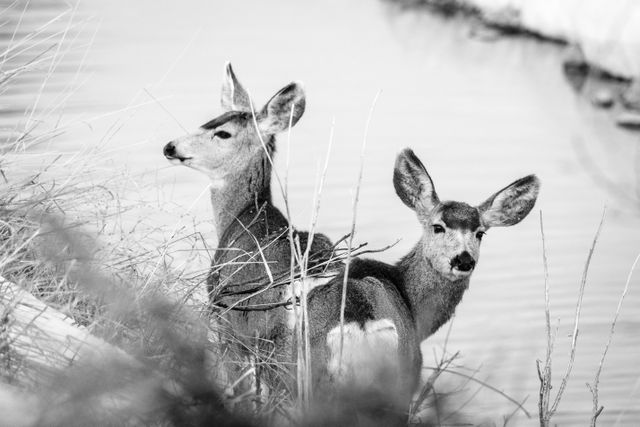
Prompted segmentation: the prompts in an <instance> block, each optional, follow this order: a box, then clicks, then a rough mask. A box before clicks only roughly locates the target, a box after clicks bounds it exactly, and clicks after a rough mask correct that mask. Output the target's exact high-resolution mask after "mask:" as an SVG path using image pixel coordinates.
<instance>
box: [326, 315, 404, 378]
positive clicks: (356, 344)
mask: <svg viewBox="0 0 640 427" xmlns="http://www.w3.org/2000/svg"><path fill="white" fill-rule="evenodd" d="M327 348H328V356H329V357H328V360H327V372H328V374H329V376H330V377H331V379H332V381H333V382H334V383H336V384H337V385H341V386H351V387H358V388H360V387H361V388H371V387H375V388H379V387H382V388H384V387H385V386H386V385H390V381H391V382H392V381H393V380H396V381H397V379H398V378H399V375H400V358H399V357H398V331H397V329H396V326H395V325H394V324H393V322H392V321H391V320H389V319H380V320H373V321H368V322H366V323H365V325H364V329H363V328H361V327H360V325H358V324H357V323H354V322H352V323H348V324H345V325H344V340H343V347H342V361H341V360H340V326H337V327H335V328H333V329H331V330H330V331H329V333H328V334H327Z"/></svg>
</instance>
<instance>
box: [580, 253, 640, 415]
mask: <svg viewBox="0 0 640 427" xmlns="http://www.w3.org/2000/svg"><path fill="white" fill-rule="evenodd" d="M638 260H640V254H638V256H636V259H635V260H634V261H633V265H632V266H631V269H630V270H629V275H628V276H627V281H626V283H625V285H624V290H623V291H622V295H621V296H620V300H619V301H618V307H617V308H616V314H615V315H614V316H613V321H612V322H611V330H610V331H609V338H608V339H607V344H606V345H605V346H604V351H603V352H602V357H601V358H600V363H599V364H598V370H597V371H596V375H595V377H594V379H593V384H592V385H591V384H589V383H587V387H588V388H589V390H590V391H591V395H592V397H593V409H592V412H591V427H596V422H597V420H598V417H599V416H600V414H601V413H602V411H603V410H604V406H600V404H599V403H598V385H599V383H600V374H601V373H602V367H603V365H604V359H605V357H606V356H607V352H608V351H609V346H610V345H611V340H612V338H613V334H614V332H615V328H616V323H617V322H618V316H619V315H620V309H621V308H622V303H623V301H624V298H625V297H626V296H627V291H628V290H629V283H631V276H632V275H633V272H634V270H635V268H636V265H637V264H638Z"/></svg>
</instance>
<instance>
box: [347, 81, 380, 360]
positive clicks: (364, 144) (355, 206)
mask: <svg viewBox="0 0 640 427" xmlns="http://www.w3.org/2000/svg"><path fill="white" fill-rule="evenodd" d="M379 96H380V91H378V93H376V96H375V97H374V98H373V102H372V103H371V108H370V109H369V116H368V117H367V123H366V125H365V128H364V137H363V139H362V149H361V151H360V170H359V173H358V183H357V185H356V194H355V197H354V198H353V215H352V222H351V233H350V235H349V243H348V250H347V260H346V262H345V269H344V280H343V282H342V299H341V301H340V351H339V353H338V354H339V359H338V360H339V361H340V362H339V363H340V369H341V368H342V350H343V348H344V310H345V307H346V304H347V283H348V281H349V263H350V262H351V248H352V247H353V236H354V235H355V232H356V217H357V213H358V199H359V197H360V185H361V184H362V174H363V171H364V154H365V149H366V147H367V136H368V134H369V125H370V124H371V117H372V116H373V111H374V109H375V106H376V103H377V102H378V97H379Z"/></svg>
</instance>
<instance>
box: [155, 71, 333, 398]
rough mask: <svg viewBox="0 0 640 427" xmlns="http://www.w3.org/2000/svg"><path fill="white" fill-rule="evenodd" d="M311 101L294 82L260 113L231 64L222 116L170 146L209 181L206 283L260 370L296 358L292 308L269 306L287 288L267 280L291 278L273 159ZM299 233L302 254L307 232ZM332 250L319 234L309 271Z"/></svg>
mask: <svg viewBox="0 0 640 427" xmlns="http://www.w3.org/2000/svg"><path fill="white" fill-rule="evenodd" d="M305 102H306V100H305V94H304V90H303V88H302V86H301V84H300V83H297V82H294V83H290V84H289V85H287V86H285V87H284V88H283V89H281V90H280V91H278V92H277V93H276V94H275V95H274V96H273V97H272V98H271V99H270V100H269V101H268V102H267V103H266V104H265V106H264V107H263V108H262V109H261V110H258V111H255V112H254V111H252V104H251V102H250V97H249V94H248V93H247V91H246V90H245V89H244V87H243V86H242V85H241V84H240V82H239V81H238V79H237V78H236V76H235V74H234V72H233V69H232V67H231V64H227V66H226V70H225V77H224V81H223V85H222V99H221V103H222V109H223V110H224V113H223V114H222V115H220V116H218V117H216V118H214V119H213V120H210V121H209V122H207V123H205V124H204V125H202V126H201V127H200V129H199V130H198V131H197V132H195V133H193V134H190V135H186V136H184V137H181V138H178V139H176V140H174V141H171V142H169V143H168V144H167V145H166V146H165V148H164V154H165V157H167V159H169V161H170V162H171V163H174V164H180V165H184V166H188V167H190V168H193V169H196V170H198V171H200V172H202V173H204V174H205V175H207V176H208V177H209V179H210V180H211V186H210V187H211V204H212V207H213V218H214V222H215V226H216V230H217V233H218V248H217V249H216V251H215V253H214V255H213V261H212V267H211V271H210V274H209V277H208V279H207V285H208V291H209V295H210V300H211V303H212V306H213V307H214V310H216V311H218V312H224V313H225V314H224V318H225V319H226V321H227V322H228V325H229V327H230V335H233V340H239V342H238V343H237V344H238V345H236V346H235V347H236V350H238V351H239V352H240V353H242V354H244V355H245V356H246V357H247V358H249V355H251V359H252V360H253V361H254V362H255V363H256V369H258V370H260V369H262V367H265V366H275V364H272V363H269V362H272V361H278V362H291V360H292V358H291V345H290V337H291V336H292V331H291V330H290V327H289V326H288V317H289V316H290V314H289V312H290V309H287V308H285V307H275V308H273V309H266V307H267V306H271V305H273V304H281V303H284V302H286V298H287V288H288V286H279V287H272V286H271V285H270V280H269V278H270V277H273V278H275V279H278V278H281V279H282V278H286V277H289V274H290V270H291V266H292V263H291V246H290V242H289V238H288V235H289V233H288V227H289V222H288V221H287V219H286V218H285V216H284V215H283V214H282V212H280V210H279V209H278V208H277V207H275V206H274V205H273V201H272V197H271V173H272V166H271V161H270V158H272V157H273V155H274V154H275V136H276V134H278V133H281V132H284V131H286V130H288V129H289V126H290V125H291V126H294V125H295V124H296V123H297V122H298V120H299V119H300V117H302V115H303V113H304V110H305ZM293 234H294V238H295V239H299V240H300V246H301V247H302V248H303V249H304V248H305V247H306V245H307V239H308V233H305V232H298V231H294V232H293ZM331 252H332V244H331V242H330V240H329V239H328V238H327V237H326V236H324V235H322V234H316V235H315V236H314V238H313V242H312V246H311V250H310V261H309V265H308V267H309V273H317V272H319V271H321V270H324V269H325V267H326V266H327V265H328V263H329V260H330V258H331ZM251 295H254V296H252V297H251ZM248 310H253V311H248ZM256 350H257V352H258V354H257V355H256V354H253V352H255V351H256ZM279 366H282V363H281V364H280V365H279ZM263 373H265V374H266V375H268V373H267V372H266V371H265V370H263ZM288 375H290V374H289V373H282V372H274V373H273V375H271V380H272V381H271V382H272V383H278V382H282V379H281V377H283V376H284V377H286V376H288ZM272 386H274V385H273V384H272Z"/></svg>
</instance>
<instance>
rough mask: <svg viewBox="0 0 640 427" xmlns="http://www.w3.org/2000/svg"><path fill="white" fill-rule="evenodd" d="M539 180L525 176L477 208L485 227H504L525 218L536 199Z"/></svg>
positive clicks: (532, 176) (533, 176)
mask: <svg viewBox="0 0 640 427" xmlns="http://www.w3.org/2000/svg"><path fill="white" fill-rule="evenodd" d="M539 190H540V180H539V179H538V178H537V177H536V176H535V175H529V176H525V177H524V178H520V179H519V180H517V181H515V182H513V183H511V184H509V185H508V186H507V187H505V188H503V189H502V190H500V191H498V192H497V193H496V194H494V195H493V196H491V197H489V199H487V201H485V202H484V203H483V204H481V205H480V206H478V210H479V211H480V216H481V218H482V223H483V224H484V226H485V227H504V226H508V225H514V224H517V223H519V222H520V221H522V220H523V219H524V217H526V216H527V215H528V214H529V212H531V209H533V206H534V205H535V203H536V199H537V198H538V191H539Z"/></svg>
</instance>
